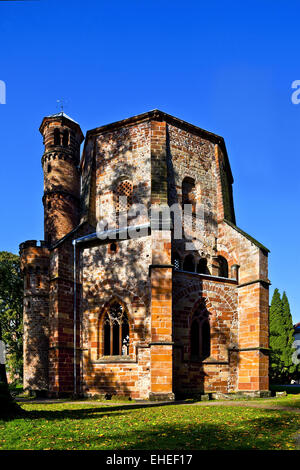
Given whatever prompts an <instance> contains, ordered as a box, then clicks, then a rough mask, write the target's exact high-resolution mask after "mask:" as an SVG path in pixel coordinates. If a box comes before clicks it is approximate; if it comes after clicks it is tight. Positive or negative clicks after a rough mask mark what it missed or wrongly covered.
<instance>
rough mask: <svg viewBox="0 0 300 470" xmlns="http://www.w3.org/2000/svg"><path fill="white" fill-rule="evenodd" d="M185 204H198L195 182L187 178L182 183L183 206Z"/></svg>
mask: <svg viewBox="0 0 300 470" xmlns="http://www.w3.org/2000/svg"><path fill="white" fill-rule="evenodd" d="M184 204H192V205H193V206H194V205H195V204H196V194H195V180H194V179H193V178H189V177H185V178H184V180H183V181H182V206H183V205H184Z"/></svg>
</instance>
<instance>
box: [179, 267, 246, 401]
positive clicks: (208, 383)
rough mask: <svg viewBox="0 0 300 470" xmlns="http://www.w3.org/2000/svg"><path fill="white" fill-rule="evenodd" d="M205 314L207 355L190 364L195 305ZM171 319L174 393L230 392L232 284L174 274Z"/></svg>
mask: <svg viewBox="0 0 300 470" xmlns="http://www.w3.org/2000/svg"><path fill="white" fill-rule="evenodd" d="M203 300H204V302H205V303H204V305H205V308H206V310H207V312H209V321H210V326H211V355H210V357H209V358H208V359H207V360H205V361H203V362H201V363H200V362H199V363H197V362H193V361H191V350H190V325H191V319H192V316H193V313H194V312H195V310H196V309H197V307H198V305H199V303H201V305H203ZM173 318H174V320H173V321H174V341H175V344H176V348H175V351H176V355H175V358H176V359H175V372H174V374H175V376H174V383H175V387H176V388H175V390H176V392H179V393H200V392H203V391H205V392H223V393H227V392H231V391H234V390H236V387H237V359H236V354H235V353H233V352H232V351H230V350H231V349H232V348H234V347H237V344H238V297H237V289H236V283H235V282H234V281H228V282H223V281H218V280H217V279H216V278H206V279H205V278H204V277H203V276H200V275H197V274H187V273H179V272H175V273H174V282H173Z"/></svg>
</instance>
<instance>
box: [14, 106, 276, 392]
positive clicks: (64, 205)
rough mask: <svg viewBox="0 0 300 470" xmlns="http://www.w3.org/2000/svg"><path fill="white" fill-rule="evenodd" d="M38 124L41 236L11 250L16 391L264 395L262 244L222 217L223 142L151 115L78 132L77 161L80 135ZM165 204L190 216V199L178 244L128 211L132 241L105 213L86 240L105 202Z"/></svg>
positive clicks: (105, 210)
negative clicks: (20, 328)
mask: <svg viewBox="0 0 300 470" xmlns="http://www.w3.org/2000/svg"><path fill="white" fill-rule="evenodd" d="M40 132H41V134H42V136H43V139H44V146H45V150H44V154H43V156H42V167H43V172H44V195H43V205H44V229H45V239H44V241H42V242H40V243H37V242H36V241H34V240H29V241H26V242H24V243H22V244H21V245H20V253H21V262H22V270H23V273H24V287H25V295H24V364H25V366H24V381H25V384H24V385H25V387H26V388H27V389H29V390H36V391H46V392H47V393H48V394H49V395H52V396H59V395H63V394H72V393H74V392H75V393H79V394H84V395H93V394H120V395H127V396H131V397H132V398H136V399H148V398H150V399H155V398H157V399H161V398H166V399H173V398H174V397H175V396H183V395H186V396H188V395H191V394H199V393H204V392H205V393H209V392H211V393H217V392H219V393H230V392H238V391H239V392H259V393H260V392H263V391H267V390H268V290H269V284H270V282H269V280H268V249H267V248H265V247H264V246H263V245H261V244H260V243H258V242H257V241H256V240H255V239H253V238H252V237H250V236H249V235H248V234H246V233H245V232H243V231H242V230H240V229H239V228H238V227H237V226H236V221H235V213H234V206H233V197H232V183H233V178H232V173H231V169H230V164H229V160H228V156H227V152H226V147H225V143H224V140H223V138H222V137H219V136H217V135H215V134H212V133H210V132H207V131H205V130H203V129H200V128H198V127H196V126H194V125H192V124H189V123H187V122H184V121H181V120H180V119H177V118H175V117H173V116H170V115H168V114H165V113H163V112H161V111H158V110H154V111H151V112H148V113H145V114H141V115H138V116H134V117H132V118H129V119H125V120H123V121H119V122H115V123H112V124H109V125H106V126H102V127H98V128H96V129H93V130H90V131H88V132H87V134H86V136H85V143H84V148H83V153H82V157H81V159H80V145H81V143H82V142H83V140H84V136H83V134H82V131H81V129H80V126H79V125H78V124H77V123H76V122H75V121H73V120H72V119H71V118H69V117H68V116H67V115H66V114H64V113H63V112H60V113H57V114H54V115H51V116H48V117H45V118H44V119H43V122H42V124H41V127H40ZM249 189H250V188H249ZM119 196H127V202H126V204H122V201H123V199H121V200H120V199H119ZM120 201H121V202H120ZM174 203H178V204H179V205H180V206H181V205H183V204H185V203H189V204H190V207H191V208H192V210H191V211H190V217H191V220H192V222H193V221H194V217H195V213H194V207H196V204H200V205H201V206H202V207H203V214H204V219H203V224H202V225H201V228H200V229H198V226H196V229H195V230H194V233H193V234H192V235H193V237H192V239H191V234H190V233H188V229H186V228H185V226H184V227H183V237H182V238H181V239H176V237H174V224H170V226H169V227H166V226H164V225H162V224H157V226H156V228H153V227H149V228H148V225H149V220H148V217H147V214H145V213H144V214H143V213H140V214H139V215H137V216H130V213H129V215H128V221H127V224H128V226H131V227H140V228H137V229H136V232H137V233H139V235H138V236H137V237H134V238H132V237H131V236H130V233H129V232H130V229H122V230H121V229H120V228H119V226H118V224H117V222H115V225H114V226H113V229H111V226H110V234H111V236H110V238H104V237H102V238H101V237H98V236H97V235H96V226H97V222H98V221H99V220H103V219H105V218H108V217H110V215H111V209H112V208H114V209H115V211H116V213H117V214H123V213H126V212H127V209H130V207H131V206H132V205H133V204H144V205H146V206H147V207H148V208H150V206H151V205H154V204H156V205H157V204H159V205H166V204H168V205H169V206H171V205H172V204H174ZM111 223H112V224H113V223H114V220H112V221H111ZM193 223H194V222H193ZM147 224H148V225H147ZM150 225H151V224H150ZM141 226H143V227H144V228H143V229H141ZM192 226H193V227H194V225H193V224H192ZM145 228H146V229H145ZM113 237H115V239H113ZM188 240H189V242H190V243H193V244H194V245H193V246H194V249H190V246H189V249H188V247H187V241H188ZM191 240H192V241H191ZM198 242H199V243H198Z"/></svg>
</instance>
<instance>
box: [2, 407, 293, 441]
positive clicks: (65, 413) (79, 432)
mask: <svg viewBox="0 0 300 470" xmlns="http://www.w3.org/2000/svg"><path fill="white" fill-rule="evenodd" d="M277 401H278V400H277ZM272 402H273V400H272ZM280 402H283V400H280ZM22 407H23V409H24V410H26V414H25V415H24V416H22V417H21V418H17V419H15V420H13V421H9V422H3V421H0V449H100V450H107V449H115V450H121V449H153V450H155V449H160V450H171V449H172V450H193V449H280V450H282V449H294V448H295V437H294V436H295V434H297V433H300V415H299V414H295V413H294V412H293V409H291V411H283V410H267V409H253V408H248V407H234V406H230V404H229V405H227V404H226V405H217V406H203V405H201V406H197V405H168V406H153V407H151V408H149V407H148V408H145V407H144V408H143V407H142V406H141V407H140V408H138V409H133V408H130V405H129V406H122V405H119V404H115V405H111V406H106V405H105V406H103V405H100V404H99V403H98V404H97V403H96V402H92V401H91V402H86V403H76V404H74V403H60V404H57V403H55V404H42V405H41V404H29V403H27V404H22Z"/></svg>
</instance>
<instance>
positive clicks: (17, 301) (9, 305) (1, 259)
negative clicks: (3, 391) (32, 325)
mask: <svg viewBox="0 0 300 470" xmlns="http://www.w3.org/2000/svg"><path fill="white" fill-rule="evenodd" d="M0 324H1V327H2V340H3V341H4V343H5V344H6V348H7V360H8V364H7V366H8V369H9V372H10V373H11V375H12V376H14V375H17V376H19V377H20V378H21V377H22V373H23V281H22V277H21V272H20V258H19V256H17V255H14V254H13V253H9V252H7V251H1V252H0Z"/></svg>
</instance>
